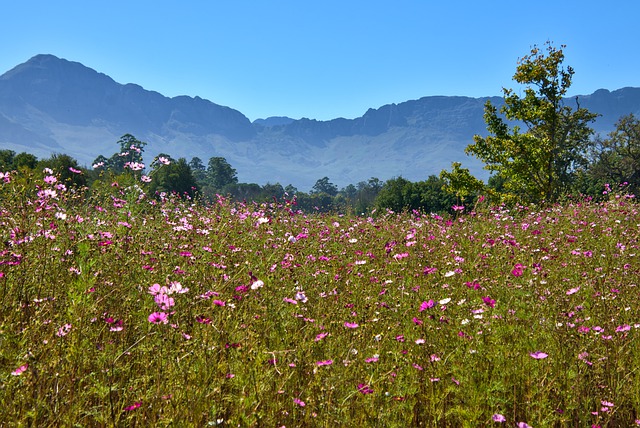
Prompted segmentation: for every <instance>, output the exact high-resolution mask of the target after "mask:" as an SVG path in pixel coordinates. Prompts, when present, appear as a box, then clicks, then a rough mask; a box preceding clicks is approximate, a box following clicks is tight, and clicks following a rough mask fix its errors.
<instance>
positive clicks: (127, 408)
mask: <svg viewBox="0 0 640 428" xmlns="http://www.w3.org/2000/svg"><path fill="white" fill-rule="evenodd" d="M140 406H142V401H136V402H135V403H133V404H132V405H130V406H127V407H125V408H124V411H125V412H130V411H132V410H135V409H137V408H139V407H140Z"/></svg>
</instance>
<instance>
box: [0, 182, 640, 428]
mask: <svg viewBox="0 0 640 428" xmlns="http://www.w3.org/2000/svg"><path fill="white" fill-rule="evenodd" d="M0 181H1V183H0V203H1V206H0V232H1V238H2V242H1V243H0V300H1V305H0V402H1V403H2V406H0V425H2V426H34V427H35V426H37V427H48V426H108V427H118V426H127V427H129V426H132V427H135V426H140V427H142V426H144V427H147V426H159V427H162V426H234V427H237V426H240V427H244V426H265V427H300V426H311V427H313V426H318V427H324V426H327V427H328V426H331V427H335V426H362V427H365V426H377V427H394V426H396V427H406V426H425V427H432V426H443V427H444V426H451V427H482V426H495V427H499V426H505V427H519V428H523V427H597V426H601V427H605V426H611V427H621V426H625V427H626V426H634V425H640V414H639V411H640V375H639V374H638V367H640V347H638V346H637V337H638V334H639V332H640V307H639V305H638V301H639V298H640V289H639V288H638V282H639V278H640V275H639V274H640V263H638V253H639V252H640V249H639V248H638V246H639V236H640V216H639V214H638V204H637V203H636V202H635V197H633V196H632V195H625V194H624V193H620V194H618V195H614V194H611V195H607V196H611V197H610V198H609V199H608V200H606V201H602V202H596V201H590V200H583V199H578V198H576V199H573V200H571V199H570V200H566V201H565V202H563V203H561V204H556V205H553V206H548V207H539V206H533V205H532V206H514V207H510V208H507V207H505V206H500V207H492V206H489V205H486V204H485V203H484V202H479V203H478V204H477V205H476V206H474V207H470V206H467V207H465V206H457V207H456V210H455V215H452V216H439V215H436V214H430V213H421V212H417V211H413V212H404V213H394V212H391V211H386V212H376V213H372V214H371V216H359V217H357V216H353V215H340V214H339V213H334V214H320V213H317V214H308V213H307V214H305V213H302V212H301V211H298V210H297V207H296V205H295V202H294V201H293V200H286V199H285V200H282V201H274V202H272V203H264V204H242V203H237V202H232V201H230V200H228V199H226V198H225V197H222V196H219V197H218V200H217V201H216V202H213V203H201V202H198V201H197V200H193V199H189V198H185V199H181V198H179V197H177V196H166V195H165V196H163V197H160V198H158V199H152V198H149V197H147V196H145V193H144V192H143V191H141V189H140V188H139V187H137V186H133V185H132V186H129V187H125V186H123V185H121V184H117V183H114V184H113V186H108V185H107V186H104V188H101V189H98V190H94V191H92V192H91V193H90V194H89V193H87V191H86V190H85V189H79V188H75V187H71V186H67V185H65V184H64V183H63V182H62V181H61V180H60V179H59V178H58V177H56V176H55V175H50V174H45V175H44V176H43V177H42V178H35V177H24V176H20V174H19V173H15V172H14V173H12V172H3V173H2V176H0ZM142 184H144V183H142Z"/></svg>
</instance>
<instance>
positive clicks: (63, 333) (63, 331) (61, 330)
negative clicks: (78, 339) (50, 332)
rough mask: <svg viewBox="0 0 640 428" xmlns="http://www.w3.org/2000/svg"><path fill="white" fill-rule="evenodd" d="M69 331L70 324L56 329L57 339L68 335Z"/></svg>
mask: <svg viewBox="0 0 640 428" xmlns="http://www.w3.org/2000/svg"><path fill="white" fill-rule="evenodd" d="M70 331H71V324H65V325H63V326H62V327H60V328H59V329H58V332H57V333H56V336H58V337H63V336H66V335H67V334H69V332H70Z"/></svg>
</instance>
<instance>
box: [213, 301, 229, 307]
mask: <svg viewBox="0 0 640 428" xmlns="http://www.w3.org/2000/svg"><path fill="white" fill-rule="evenodd" d="M211 303H213V304H214V305H216V306H225V305H226V303H225V302H224V301H222V300H214V301H212V302H211Z"/></svg>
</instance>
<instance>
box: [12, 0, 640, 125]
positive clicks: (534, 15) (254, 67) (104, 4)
mask: <svg viewBox="0 0 640 428" xmlns="http://www.w3.org/2000/svg"><path fill="white" fill-rule="evenodd" d="M2 15H3V18H4V19H3V20H2V24H1V25H0V38H1V40H2V41H3V42H2V44H1V45H0V46H1V47H0V74H1V73H4V72H5V71H8V70H9V69H11V68H13V67H14V66H16V65H18V64H20V63H22V62H25V61H26V60H28V59H29V58H31V57H32V56H34V55H36V54H39V53H49V54H53V55H56V56H59V57H61V58H65V59H68V60H72V61H78V62H81V63H83V64H84V65H86V66H88V67H91V68H93V69H95V70H97V71H100V72H102V73H105V74H107V75H109V76H111V77H112V78H113V79H114V80H116V81H117V82H119V83H137V84H139V85H141V86H143V87H144V88H145V89H149V90H154V91H157V92H160V93H162V94H164V95H167V96H176V95H189V96H196V95H198V96H200V97H202V98H206V99H208V100H211V101H213V102H215V103H217V104H221V105H225V106H229V107H232V108H234V109H237V110H239V111H241V112H242V113H244V114H245V115H246V116H247V117H248V118H249V119H251V120H255V119H257V118H264V117H267V116H289V117H293V118H296V119H297V118H301V117H307V118H312V119H318V120H328V119H333V118H336V117H345V118H354V117H358V116H361V115H362V114H364V113H365V112H366V110H367V109H368V108H377V107H380V106H382V105H384V104H389V103H399V102H403V101H406V100H410V99H417V98H420V97H423V96H429V95H465V96H472V97H480V96H488V95H501V88H502V87H508V88H509V87H514V84H513V81H512V80H511V77H512V76H513V73H514V71H515V67H516V62H517V59H518V58H519V57H522V56H524V55H526V54H527V53H528V52H529V50H530V48H531V46H532V45H534V44H538V45H542V44H544V42H545V41H547V40H551V41H553V42H554V44H555V45H560V44H565V45H567V47H566V49H565V55H566V60H565V64H567V65H571V66H572V67H573V68H574V69H575V71H576V74H575V76H574V81H573V86H572V88H571V91H570V95H578V94H589V93H592V92H593V91H595V90H597V89H599V88H606V89H610V90H613V89H619V88H621V87H625V86H640V55H638V48H639V46H640V31H639V30H638V25H639V24H638V16H640V2H638V1H636V0H632V1H610V2H602V1H590V0H588V1H584V0H583V1H567V0H565V1H557V0H552V1H547V0H544V1H530V2H517V1H484V2H480V1H476V0H473V1H456V0H447V1H445V0H441V1H438V2H436V1H428V0H422V1H418V0H394V1H377V0H366V1H349V0H339V1H334V0H323V1H305V0H296V1H289V0H286V1H284V0H283V1H278V0H274V1H265V0H255V1H246V0H233V1H214V0H208V1H189V0H186V1H180V2H178V1H162V0H155V1H147V0H127V1H120V0H110V1H87V0H83V1H65V0H58V1H49V0H47V1H30V0H9V1H6V2H3V6H2Z"/></svg>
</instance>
